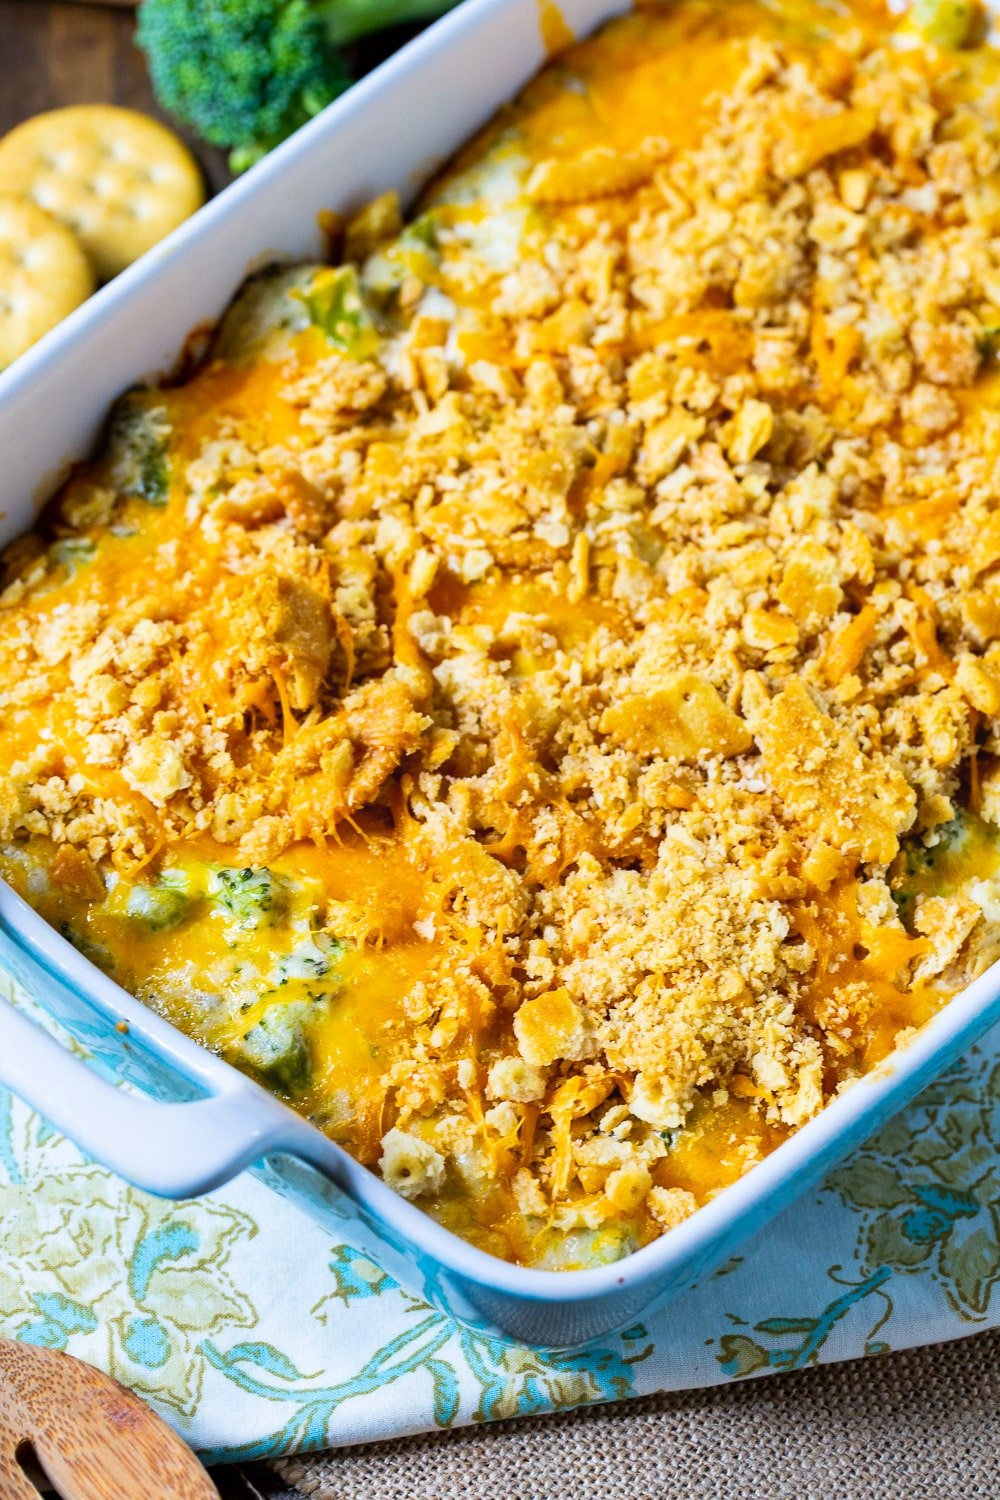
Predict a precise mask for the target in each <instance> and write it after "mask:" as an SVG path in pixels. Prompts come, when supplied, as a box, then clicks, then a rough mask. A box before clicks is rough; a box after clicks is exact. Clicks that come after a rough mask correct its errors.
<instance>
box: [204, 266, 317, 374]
mask: <svg viewBox="0 0 1000 1500" xmlns="http://www.w3.org/2000/svg"><path fill="white" fill-rule="evenodd" d="M319 269H320V267H318V266H268V267H267V268H266V269H265V270H263V271H258V272H257V274H256V276H251V277H250V279H249V280H248V281H245V282H244V283H243V285H242V287H241V288H240V290H239V292H238V293H237V294H236V296H235V297H234V299H233V301H232V302H231V303H230V305H229V307H228V308H227V309H226V312H225V315H224V317H223V319H222V322H221V323H220V324H219V331H218V333H217V334H216V337H215V340H214V342H213V345H212V356H213V358H215V359H221V360H224V361H225V363H226V364H230V365H245V364H249V363H250V362H251V361H252V360H255V359H259V358H260V357H262V356H266V357H268V358H271V359H277V358H282V357H284V355H285V353H286V351H287V349H288V343H289V340H290V339H291V338H292V337H293V335H294V334H296V333H298V332H299V330H300V329H302V328H305V327H306V326H307V324H308V322H309V312H308V309H307V307H306V304H305V296H304V294H305V292H306V290H307V289H308V288H309V287H310V286H311V285H312V281H313V277H314V276H315V274H316V272H317V270H319Z"/></svg>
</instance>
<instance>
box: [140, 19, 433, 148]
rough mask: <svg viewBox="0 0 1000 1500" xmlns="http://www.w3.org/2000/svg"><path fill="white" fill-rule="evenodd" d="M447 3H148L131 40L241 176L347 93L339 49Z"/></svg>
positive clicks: (165, 95)
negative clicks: (372, 32)
mask: <svg viewBox="0 0 1000 1500" xmlns="http://www.w3.org/2000/svg"><path fill="white" fill-rule="evenodd" d="M451 3H452V0H145V3H144V4H143V5H142V6H141V8H140V11H139V26H138V31H137V40H138V43H139V46H140V47H141V48H142V49H143V51H144V52H145V54H146V57H147V59H148V62H149V71H150V75H151V77H152V80H153V86H154V88H155V90H156V93H157V95H158V96H159V99H160V102H161V104H163V105H165V107H166V108H167V109H169V110H171V111H172V112H173V113H174V114H175V115H177V116H178V118H179V119H181V120H183V121H184V122H185V124H187V125H190V126H191V127H192V128H193V129H195V130H196V131H197V132H198V133H199V135H201V136H204V138H205V140H206V141H210V142H211V143H212V145H213V146H223V147H226V148H228V149H229V151H230V157H229V160H230V165H231V166H232V168H233V170H234V171H235V172H242V171H244V170H245V169H246V168H247V167H248V166H251V165H252V164H253V163H254V162H255V161H257V160H258V159H259V158H260V157H261V156H263V155H264V154H265V152H267V151H270V150H271V148H272V147H273V146H276V145H278V143H279V142H280V141H283V140H284V139H285V137H286V136H288V135H291V133H292V131H293V130H298V128H299V126H300V125H304V124H305V123H306V121H307V120H311V119H312V117H313V115H316V114H318V113H319V111H320V110H321V109H324V108H325V107H326V105H328V104H329V103H330V102H331V101H332V100H333V99H335V98H336V97H337V95H338V94H340V93H342V92H343V91H344V89H345V88H347V86H348V84H349V83H350V81H351V80H350V76H349V74H348V71H347V67H346V64H345V62H344V59H343V57H342V56H341V53H340V51H339V47H340V45H341V44H342V43H344V42H349V41H352V40H353V39H354V38H356V37H359V36H363V35H365V33H367V32H370V31H378V30H379V29H380V28H382V27H384V26H396V25H400V24H402V23H403V22H406V21H416V20H422V19H425V18H427V17H430V16H434V15H439V14H440V13H441V12H442V11H443V10H447V9H448V6H449V4H451Z"/></svg>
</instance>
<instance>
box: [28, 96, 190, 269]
mask: <svg viewBox="0 0 1000 1500" xmlns="http://www.w3.org/2000/svg"><path fill="white" fill-rule="evenodd" d="M0 193H13V194H16V195H17V196H18V197H22V198H30V199H31V200H32V201H33V202H34V203H37V204H38V206H39V208H43V209H45V211H46V213H50V214H51V215H52V216H53V218H56V219H60V220H61V221H62V222H63V223H64V224H65V225H66V226H67V227H68V228H69V229H71V230H72V231H73V232H74V234H75V235H76V236H77V238H78V239H79V241H80V243H81V244H82V245H83V247H84V249H85V250H86V252H87V254H88V255H89V256H90V259H91V262H92V264H93V267H94V270H95V272H96V273H97V276H98V278H99V279H100V280H101V281H107V280H109V279H110V278H111V277H112V276H116V275H117V274H118V272H119V271H122V270H124V268H125V267H126V266H128V265H131V263H132V261H134V260H137V259H138V257H139V256H140V255H142V254H143V253H144V252H145V251H146V250H149V249H150V248H151V247H152V246H153V245H155V244H156V243H157V242H158V241H159V240H161V239H162V238H163V236H164V235H165V234H168V233H169V232H170V230H171V229H176V227H177V225H178V224H180V223H182V222H183V221H184V220H185V219H186V218H188V216H189V215H190V214H193V213H194V211H195V209H196V208H199V207H200V206H201V204H202V203H203V202H204V200H205V193H204V186H203V183H202V178H201V173H200V171H199V170H198V165H197V163H196V162H195V159H194V157H193V156H192V155H191V153H190V151H188V149H187V147H186V146H185V145H184V144H183V142H181V141H179V140H178V139H177V137H176V136H175V135H174V134H173V132H172V131H170V130H168V129H167V128H166V126H165V125H160V124H159V123H158V122H157V121H156V120H151V119H150V118H149V117H148V115H142V114H138V113H137V112H136V111H135V110H132V109H120V108H119V107H118V106H117V105H113V104H77V105H71V106H69V107H68V108H66V109H53V110H49V111H48V112H47V113H46V114H41V115H35V116H34V117H33V118H32V119H30V120H25V121H24V123H23V124H21V125H17V126H15V128H14V129H13V130H12V131H10V133H9V134H8V135H6V136H4V138H3V140H0Z"/></svg>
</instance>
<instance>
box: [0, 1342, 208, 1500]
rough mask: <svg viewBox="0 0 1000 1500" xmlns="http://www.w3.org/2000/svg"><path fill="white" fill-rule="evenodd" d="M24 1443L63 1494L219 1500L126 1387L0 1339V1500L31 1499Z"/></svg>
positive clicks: (73, 1498) (70, 1498) (179, 1444)
mask: <svg viewBox="0 0 1000 1500" xmlns="http://www.w3.org/2000/svg"><path fill="white" fill-rule="evenodd" d="M26 1443H30V1444H31V1447H32V1449H33V1450H34V1453H35V1456H36V1457H37V1459H38V1463H39V1464H40V1466H41V1468H42V1469H43V1470H44V1472H45V1476H46V1478H47V1479H48V1481H49V1483H50V1484H51V1485H52V1487H53V1488H54V1489H55V1490H56V1491H57V1492H58V1494H59V1495H61V1496H62V1497H63V1500H152V1497H153V1496H156V1500H219V1492H218V1490H217V1489H216V1488H215V1485H214V1484H213V1483H212V1481H211V1480H210V1479H209V1477H208V1475H207V1474H206V1473H205V1470H204V1469H203V1468H202V1466H201V1464H200V1463H199V1462H198V1460H197V1459H196V1458H195V1456H194V1454H193V1453H192V1452H191V1450H190V1448H188V1446H187V1444H186V1443H184V1442H183V1441H182V1440H181V1439H180V1438H179V1437H178V1436H177V1434H176V1433H175V1432H173V1431H172V1429H171V1428H169V1427H168V1426H167V1424H166V1422H163V1421H161V1419H160V1418H159V1417H158V1416H156V1415H155V1413H154V1412H152V1411H151V1410H150V1409H149V1407H148V1406H147V1405H146V1404H145V1402H143V1401H140V1400H139V1398H138V1397H137V1396H134V1395H133V1394H132V1392H131V1391H127V1390H126V1389H125V1388H124V1386H121V1385H119V1384H118V1382H117V1381H116V1380H112V1379H111V1377H110V1376H108V1375H104V1374H102V1373H101V1371H99V1370H95V1369H93V1368H92V1366H90V1365H86V1364H84V1363H83V1362H82V1361H81V1360H78V1359H72V1358H70V1356H69V1355H68V1354H61V1353H59V1352H58V1351H56V1350H54V1349H39V1348H36V1347H34V1346H32V1345H30V1344H18V1343H13V1342H11V1341H10V1340H8V1339H0V1500H37V1495H38V1491H37V1490H36V1489H35V1488H34V1486H33V1485H31V1484H30V1483H29V1482H28V1480H27V1478H26V1477H25V1475H24V1473H23V1471H22V1470H21V1467H20V1465H19V1464H18V1462H17V1454H18V1450H19V1449H22V1448H23V1446H24V1445H25V1444H26Z"/></svg>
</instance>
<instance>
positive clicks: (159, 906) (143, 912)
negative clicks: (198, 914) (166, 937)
mask: <svg viewBox="0 0 1000 1500" xmlns="http://www.w3.org/2000/svg"><path fill="white" fill-rule="evenodd" d="M190 908H191V898H190V897H189V896H188V895H187V894H186V892H184V891H182V890H178V889H177V887H176V886H170V885H162V884H158V885H136V886H133V887H132V889H131V890H130V891H129V893H128V901H127V903H126V906H125V911H126V913H127V914H128V916H130V917H132V918H133V919H134V920H135V921H137V922H143V923H145V925H146V926H147V927H149V928H151V929H152V930H153V932H165V931H166V930H167V928H168V927H177V926H178V925H179V924H180V923H181V922H183V920H184V918H185V917H186V916H187V915H188V912H189V911H190Z"/></svg>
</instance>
